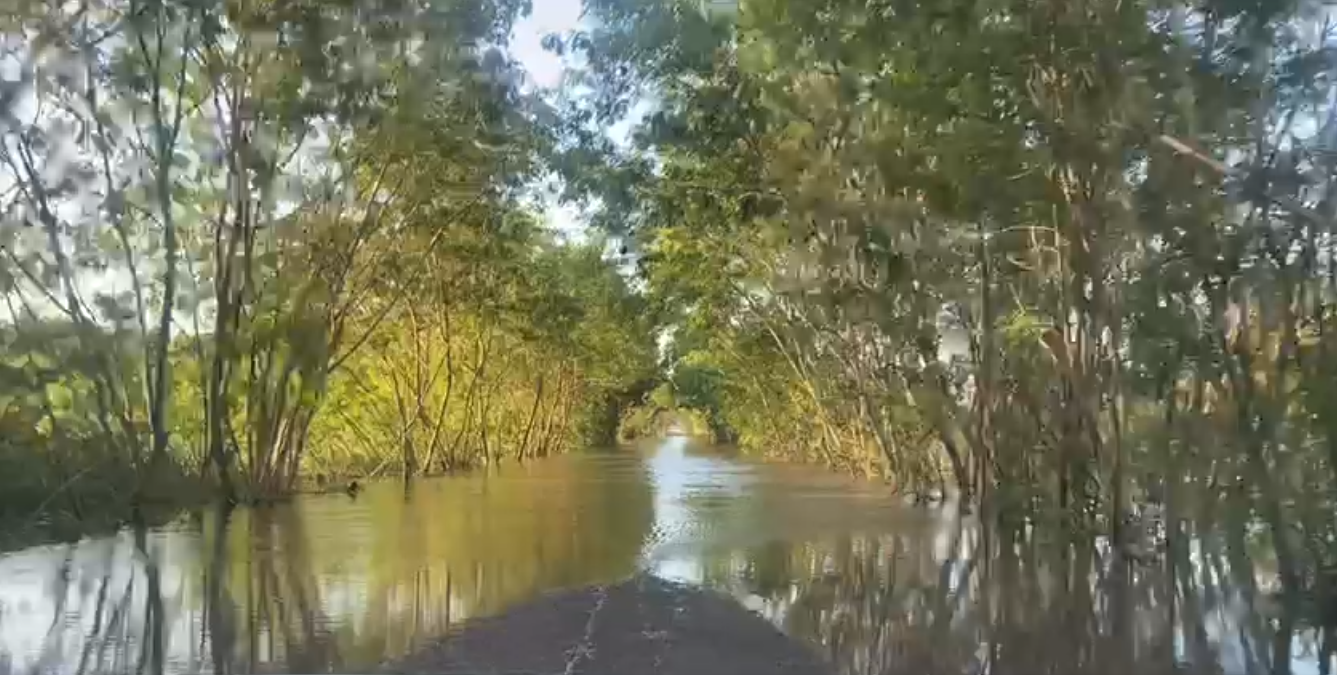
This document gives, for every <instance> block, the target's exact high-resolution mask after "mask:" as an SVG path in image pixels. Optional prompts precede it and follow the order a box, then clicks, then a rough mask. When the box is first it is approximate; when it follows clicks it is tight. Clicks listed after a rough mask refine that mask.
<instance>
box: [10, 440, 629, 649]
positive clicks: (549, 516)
mask: <svg viewBox="0 0 1337 675" xmlns="http://www.w3.org/2000/svg"><path fill="white" fill-rule="evenodd" d="M628 459H629V458H627V457H622V458H609V457H598V456H594V457H576V456H572V457H561V458H555V459H552V460H549V461H543V462H536V463H533V464H531V465H528V466H523V467H516V468H514V469H510V470H509V472H508V473H505V474H502V475H501V476H494V477H491V478H488V477H484V476H481V475H480V476H465V477H458V478H450V479H444V480H434V481H423V482H420V483H418V484H417V485H416V486H415V488H414V490H413V491H412V492H411V493H408V494H406V493H404V492H403V491H401V490H399V489H398V487H396V486H393V485H389V484H386V485H373V486H371V487H370V488H369V489H368V490H367V491H366V492H365V493H364V494H363V495H362V496H360V497H359V498H358V499H357V500H356V501H353V500H349V499H347V498H346V497H343V496H340V497H337V498H335V497H324V498H311V499H308V500H299V501H298V502H296V503H294V504H289V505H281V506H275V507H270V508H266V509H255V510H237V511H235V512H231V513H214V514H208V515H206V516H204V517H201V518H198V519H196V521H195V524H194V526H193V527H183V528H180V529H175V530H167V531H163V532H154V531H150V530H144V529H142V528H141V529H140V530H139V531H138V532H130V533H126V534H125V535H123V536H120V537H112V538H104V539H96V540H89V541H85V542H82V543H80V544H76V545H71V546H69V547H68V548H66V549H63V550H62V549H35V550H33V551H31V552H28V553H25V554H24V555H28V556H30V557H29V558H27V559H25V560H26V561H27V562H25V565H28V566H29V567H32V568H43V569H52V570H54V571H53V573H52V574H51V577H50V578H51V579H52V581H51V583H50V584H49V585H48V586H47V587H46V588H45V589H44V591H43V597H42V598H40V599H39V600H40V604H41V607H40V608H38V609H37V610H34V611H33V612H30V613H31V614H33V615H34V616H38V617H41V618H40V619H38V621H39V623H41V625H42V626H44V627H49V630H47V633H46V635H45V638H44V639H43V640H42V641H41V652H40V653H33V652H32V649H31V648H28V647H23V646H22V645H20V649H22V651H20V652H17V653H11V654H4V653H3V652H4V651H5V650H10V651H12V649H13V648H12V647H11V645H9V644H2V643H0V665H4V666H5V668H3V669H0V671H3V672H10V671H11V670H13V671H15V672H25V671H28V670H33V671H34V672H42V673H71V674H75V675H84V674H85V673H88V674H92V673H144V674H150V673H152V674H156V673H162V672H164V671H166V672H189V673H197V672H202V671H213V672H216V673H229V672H274V671H280V672H327V671H329V670H350V669H364V670H365V669H370V668H371V667H372V666H375V665H376V664H378V663H379V662H381V661H383V660H384V659H386V658H394V657H396V656H399V655H403V654H404V653H406V652H407V651H409V650H411V649H415V648H417V647H420V646H422V645H423V644H425V643H427V642H430V641H433V640H435V639H436V638H437V637H439V636H440V635H441V634H442V633H443V632H444V631H445V630H446V629H447V628H448V627H449V626H451V625H452V624H454V623H458V622H459V621H461V620H463V619H466V618H469V617H472V616H478V615H484V614H490V613H493V612H497V611H499V610H502V609H504V608H506V607H509V606H511V605H513V604H515V603H518V602H522V601H524V600H528V599H531V598H533V597H534V596H536V595H537V594H539V593H541V592H543V591H545V590H548V589H553V588H560V587H567V586H579V585H585V584H590V583H595V582H603V581H612V580H616V579H619V578H622V577H626V576H630V575H631V574H632V573H633V572H634V571H635V570H636V567H637V563H638V558H639V555H640V552H641V545H642V542H643V541H644V539H645V537H646V536H647V534H648V532H649V530H650V526H651V524H652V523H653V520H654V511H653V509H654V507H653V502H652V498H651V492H650V488H649V483H648V480H647V477H646V475H645V474H644V468H643V467H642V466H640V465H639V463H637V462H636V461H634V460H632V461H628ZM3 573H4V565H3V561H0V574H3ZM0 600H4V601H5V602H8V601H9V600H10V598H8V597H5V598H0ZM20 621H31V617H27V616H17V617H16V616H11V614H10V613H4V614H0V638H3V637H5V635H4V631H3V629H4V628H5V627H6V626H7V625H10V622H20ZM7 660H8V661H9V663H6V661H7ZM11 666H12V668H11Z"/></svg>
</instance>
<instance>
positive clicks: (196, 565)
mask: <svg viewBox="0 0 1337 675" xmlns="http://www.w3.org/2000/svg"><path fill="white" fill-rule="evenodd" d="M1168 532H1169V533H1170V536H1169V539H1168V546H1166V547H1165V553H1164V554H1163V555H1160V556H1158V557H1155V558H1153V559H1149V560H1143V561H1132V560H1130V559H1128V558H1126V557H1121V556H1118V555H1116V554H1115V553H1114V552H1112V551H1110V550H1109V548H1108V547H1107V546H1104V545H1103V542H1101V541H1099V540H1090V539H1082V538H1077V537H1071V536H1068V537H1057V536H1048V537H1044V536H1037V535H1035V534H1034V533H1033V532H1032V531H1030V530H1028V529H1019V530H1016V531H1002V530H999V529H997V528H984V527H981V525H980V524H979V523H978V522H977V521H975V520H973V519H970V518H962V517H959V516H957V515H956V512H955V511H954V510H952V509H938V510H920V509H911V508H907V507H905V506H903V505H901V504H899V503H898V502H897V501H895V500H893V499H891V498H889V497H888V495H887V494H886V493H885V490H884V489H883V488H882V487H880V486H877V485H873V484H867V483H859V482H857V481H853V480H850V479H846V478H843V477H839V476H833V475H830V474H827V473H823V472H820V471H816V470H812V469H808V468H803V467H797V466H776V465H758V464H754V463H750V462H746V461H743V460H741V459H738V458H734V457H729V456H727V454H722V453H721V452H720V451H719V450H717V449H712V448H707V447H704V446H700V445H696V444H694V443H692V442H691V441H689V440H687V439H684V438H671V439H668V440H667V441H665V442H663V443H662V444H660V445H658V446H657V447H653V448H642V449H640V450H639V451H638V450H634V449H627V450H623V451H620V452H617V453H591V454H588V455H583V456H578V457H565V458H557V459H553V460H549V461H544V462H538V463H534V464H531V465H528V466H525V467H510V468H509V469H508V470H506V471H505V472H503V473H501V474H499V475H492V476H485V475H476V476H467V477H458V478H451V479H445V480H437V481H425V482H421V483H418V484H416V485H414V486H413V487H412V488H411V489H410V490H408V491H405V489H404V488H403V486H401V485H398V484H394V483H385V484H377V485H373V486H371V487H370V488H369V489H368V490H367V491H365V492H364V493H363V494H362V495H360V496H359V497H358V498H357V499H356V500H352V499H349V498H348V497H346V496H343V495H339V496H322V497H310V498H304V499H301V500H298V501H296V502H295V503H293V504H291V505H287V506H282V507H275V508H269V509H258V510H241V511H236V512H234V513H232V514H220V513H206V514H198V515H195V516H191V517H188V518H186V519H184V520H182V521H181V522H179V523H176V524H174V525H172V526H170V527H164V528H156V529H144V528H139V529H134V528H132V529H130V530H128V531H126V532H123V533H122V534H120V535H119V536H116V537H104V538H98V539H90V540H87V541H84V542H81V543H79V544H74V545H63V546H42V547H33V548H30V549H26V550H23V551H17V552H13V553H9V554H6V555H3V556H0V671H3V672H17V673H30V672H31V673H39V672H40V673H163V672H167V673H196V672H216V673H227V672H236V673H251V672H331V671H333V672H338V671H366V670H368V669H371V668H374V667H376V666H377V665H378V664H380V663H382V662H384V661H386V660H387V659H392V658H394V657H396V656H399V655H403V654H406V653H409V652H411V651H414V650H416V649H419V648H421V647H422V646H424V645H425V644H426V643H428V642H430V641H432V640H434V639H435V638H436V637H437V636H439V635H441V634H442V633H443V632H444V631H445V630H446V629H447V628H448V627H450V626H452V625H457V624H459V623H460V622H461V621H463V620H466V619H468V618H470V617H475V616H480V615H488V614H493V613H496V612H499V611H502V610H504V609H506V608H507V607H510V606H513V605H515V604H517V603H520V602H523V601H525V600H527V599H531V598H533V597H535V596H536V595H538V594H540V593H542V592H544V591H547V590H552V589H558V588H564V587H572V586H581V585H586V584H590V583H595V582H601V581H612V580H616V579H620V578H624V577H626V576H629V575H631V574H633V573H635V572H636V571H638V570H640V569H648V570H650V571H652V572H654V573H656V574H659V575H661V576H665V577H669V578H674V579H677V580H685V581H691V582H695V583H701V584H705V585H708V586H711V587H714V588H717V589H720V590H722V591H724V592H727V593H730V594H732V595H734V596H735V597H737V598H738V599H739V600H740V601H741V602H743V603H744V604H745V605H747V606H749V607H751V608H752V609H754V610H756V611H757V612H759V613H761V614H762V615H763V616H766V617H767V618H769V619H770V620H771V621H773V622H774V623H775V624H776V625H777V626H779V627H780V628H782V629H783V630H784V631H786V632H787V633H789V634H790V635H792V636H794V637H795V638H797V639H799V640H802V641H804V642H806V643H808V644H809V645H811V646H812V648H813V649H815V650H817V651H818V652H819V653H821V654H823V655H824V656H825V657H827V658H828V659H829V660H830V661H831V663H832V664H833V666H835V668H836V670H838V671H839V672H841V673H848V674H850V675H874V674H877V675H884V674H885V675H897V674H899V673H907V674H908V673H980V674H984V673H989V674H997V675H1005V674H1011V673H1028V674H1029V673H1089V674H1092V675H1097V674H1105V673H1109V674H1111V675H1112V674H1114V673H1131V672H1136V673H1171V672H1175V673H1183V672H1193V673H1215V672H1222V673H1284V672H1295V673H1320V672H1322V673H1326V672H1329V669H1328V664H1327V661H1328V659H1326V658H1322V657H1321V656H1320V655H1321V654H1324V653H1327V650H1325V649H1324V648H1323V647H1324V641H1323V639H1322V637H1323V636H1322V634H1321V631H1319V630H1317V629H1315V628H1314V627H1312V626H1311V625H1309V624H1308V623H1307V622H1305V621H1302V620H1300V619H1299V618H1298V617H1299V616H1300V615H1299V614H1298V613H1295V612H1290V613H1286V612H1281V611H1279V609H1278V605H1277V604H1276V603H1273V602H1269V601H1268V600H1267V599H1266V597H1267V594H1266V592H1265V591H1266V589H1267V588H1268V582H1269V577H1268V576H1267V575H1266V574H1263V575H1262V576H1256V574H1258V573H1257V571H1256V570H1255V567H1254V564H1253V563H1252V562H1251V561H1249V560H1248V559H1247V558H1246V557H1244V556H1243V555H1242V554H1241V553H1240V551H1244V550H1246V549H1247V548H1248V547H1249V546H1250V542H1249V541H1248V537H1249V536H1250V535H1248V534H1247V533H1245V534H1240V533H1239V532H1238V531H1234V530H1231V531H1229V532H1228V533H1227V532H1226V531H1224V530H1223V531H1222V532H1221V533H1217V532H1214V531H1212V530H1210V529H1208V530H1203V531H1196V530H1194V529H1192V528H1189V527H1188V526H1187V525H1183V524H1180V525H1177V526H1173V527H1170V528H1168ZM1255 550H1256V549H1255ZM1263 567H1266V565H1263ZM1260 589H1262V590H1260ZM1311 614H1312V612H1311Z"/></svg>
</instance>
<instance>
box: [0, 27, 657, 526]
mask: <svg viewBox="0 0 1337 675" xmlns="http://www.w3.org/2000/svg"><path fill="white" fill-rule="evenodd" d="M391 5H393V6H391ZM6 7H7V8H6V9H5V11H4V14H3V17H0V18H2V20H3V24H2V25H3V31H4V48H5V53H4V62H5V67H6V69H7V70H6V72H7V73H8V74H7V76H6V84H5V89H4V91H3V97H2V98H0V100H3V102H4V105H3V107H2V108H0V109H2V110H3V114H4V118H3V126H2V127H0V129H3V134H4V137H3V143H0V163H2V164H3V166H4V174H3V176H4V177H3V179H2V180H3V182H2V183H0V190H3V203H0V212H2V213H3V214H4V221H3V227H2V228H0V244H2V245H3V254H4V260H3V264H0V291H2V292H3V296H4V301H5V306H4V308H5V311H4V314H3V316H4V321H3V344H4V346H3V355H4V356H3V360H4V363H3V371H0V384H2V385H3V391H0V402H2V404H3V413H2V414H0V425H3V433H0V438H2V439H3V440H0V476H4V478H3V479H0V481H3V484H2V485H0V493H3V494H4V499H0V509H3V510H4V512H5V515H8V516H16V517H29V516H34V517H36V516H41V515H43V514H51V513H66V514H69V515H72V516H74V517H76V518H85V517H87V516H89V515H91V514H93V513H94V512H98V511H103V510H104V509H106V508H107V507H108V506H112V507H119V506H125V505H128V504H129V503H131V502H132V501H137V502H145V501H154V500H162V499H173V498H174V494H175V493H176V492H179V491H180V490H181V489H182V487H183V484H188V483H195V484H198V483H204V484H205V485H206V486H208V487H209V489H210V490H211V491H213V492H215V493H216V494H218V495H219V496H221V497H223V498H231V499H241V500H254V499H271V498H275V497H281V496H283V495H287V494H291V493H292V492H294V491H295V490H298V489H299V488H300V487H301V486H302V485H303V483H304V482H323V481H326V480H335V479H337V478H338V477H341V476H364V475H385V474H395V475H403V476H406V477H407V476H414V475H418V474H423V473H440V472H443V471H449V470H454V469H461V468H468V467H474V466H479V465H483V464H495V463H497V462H500V461H502V460H513V459H525V458H533V457H541V456H545V455H549V454H553V453H557V452H561V451H564V450H566V449H569V448H571V447H572V446H574V445H576V444H581V443H600V442H607V441H609V440H611V439H612V437H613V434H614V432H615V428H616V423H617V419H618V416H619V414H620V412H621V408H622V407H623V406H624V405H625V401H627V400H631V399H634V397H635V395H636V391H637V389H636V388H637V383H638V382H639V381H641V380H644V379H646V378H650V377H652V376H653V371H654V366H655V356H656V355H655V343H654V336H653V335H652V334H651V332H650V331H651V328H652V321H651V319H650V318H649V316H650V315H649V314H648V313H647V312H646V311H645V300H644V299H643V298H642V297H641V296H640V295H638V294H636V293H634V292H633V291H632V290H631V288H630V283H629V281H628V280H627V279H626V278H625V277H623V276H622V275H619V274H618V273H617V270H616V269H615V266H614V263H613V262H611V261H609V260H606V259H605V258H604V257H603V256H602V255H601V247H600V245H599V244H598V242H594V243H589V244H584V245H564V244H562V243H560V242H559V241H558V239H557V237H556V235H555V234H553V233H551V232H549V231H548V230H547V229H545V228H544V227H543V226H542V224H541V222H540V213H539V212H538V211H537V210H536V209H535V208H534V206H533V205H532V201H533V200H532V195H531V194H530V191H529V186H530V185H531V183H532V182H533V181H535V180H537V179H538V178H539V172H540V171H541V170H542V166H541V164H540V159H541V157H542V156H543V153H544V152H545V149H550V148H551V147H552V146H553V145H554V144H555V143H557V138H556V134H557V131H558V128H557V127H556V126H555V123H554V122H552V121H551V120H550V119H549V118H551V117H552V111H551V110H550V109H549V107H548V106H547V105H546V104H545V103H544V102H543V100H542V99H541V98H539V97H538V96H537V95H533V94H526V93H523V92H522V90H521V86H522V84H523V77H524V75H523V73H522V72H521V71H520V70H519V69H518V67H517V66H516V64H515V62H514V61H513V60H511V59H510V58H509V57H508V56H507V55H506V53H505V52H504V51H502V50H501V49H500V48H499V47H498V46H497V45H500V44H502V43H503V41H504V39H505V37H506V35H507V34H508V32H509V30H510V26H511V24H512V22H513V21H514V20H515V18H516V16H517V13H518V12H520V11H521V9H522V7H521V6H520V4H519V3H508V2H498V3H492V2H476V1H473V0H465V1H463V2H425V3H391V4H386V3H379V2H351V3H337V4H329V3H269V2H216V3H211V2H158V1H155V0H146V1H144V2H138V1H136V2H113V1H108V2H92V3H75V4H62V3H45V2H20V3H18V5H17V6H14V5H13V4H12V3H11V4H10V5H7V6H6ZM184 489H185V490H187V491H196V492H198V491H197V490H196V489H195V488H194V487H191V486H186V487H184Z"/></svg>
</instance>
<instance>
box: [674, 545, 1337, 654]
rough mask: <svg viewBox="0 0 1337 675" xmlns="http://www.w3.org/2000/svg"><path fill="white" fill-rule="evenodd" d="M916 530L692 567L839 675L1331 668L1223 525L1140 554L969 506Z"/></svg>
mask: <svg viewBox="0 0 1337 675" xmlns="http://www.w3.org/2000/svg"><path fill="white" fill-rule="evenodd" d="M924 535H925V533H924V532H913V531H911V532H907V533H904V534H881V535H867V536H865V535H845V536H841V537H839V538H835V539H833V540H830V541H827V542H823V543H813V542H809V543H805V544H800V545H789V544H784V543H780V542H771V543H768V544H765V545H760V546H754V547H751V548H749V549H747V550H745V551H732V552H724V551H716V552H715V554H714V555H713V556H709V557H706V558H703V559H702V560H701V561H700V569H701V572H702V576H703V577H704V579H705V582H706V583H708V584H712V585H717V586H721V587H725V588H729V589H730V590H731V591H732V592H733V593H734V594H735V595H736V596H738V597H739V598H740V599H741V600H742V601H743V602H744V603H745V604H749V605H751V606H753V608H754V609H756V610H758V611H759V612H760V613H762V614H763V615H765V616H767V617H768V618H770V619H771V620H772V621H774V622H775V623H776V624H777V625H778V626H780V627H781V628H782V629H783V630H784V631H785V632H787V633H789V634H790V635H792V636H794V637H796V638H799V639H802V640H804V641H806V642H808V643H809V644H810V645H811V646H812V647H813V648H815V649H817V650H818V651H820V652H821V653H822V654H823V655H824V656H826V657H827V658H828V659H829V660H830V661H831V662H832V663H833V664H834V665H835V666H836V667H837V669H838V670H839V672H841V673H846V674H850V675H901V674H905V675H911V674H915V675H919V674H923V673H935V674H936V673H942V674H949V673H950V674H984V673H988V674H990V675H1032V674H1036V673H1054V674H1056V675H1057V674H1065V675H1074V674H1076V675H1123V674H1125V673H1152V674H1157V673H1166V674H1168V673H1203V674H1206V673H1249V674H1252V673H1292V672H1293V673H1327V672H1329V663H1328V659H1327V658H1326V657H1323V656H1322V654H1324V653H1326V652H1325V651H1324V650H1322V649H1321V648H1320V647H1321V645H1320V641H1321V637H1322V636H1321V631H1319V630H1317V629H1315V628H1313V627H1309V626H1306V625H1304V623H1303V622H1302V621H1301V620H1300V619H1299V616H1298V615H1297V614H1294V613H1291V614H1288V615H1287V614H1283V613H1282V612H1280V610H1279V606H1278V605H1277V603H1275V602H1272V601H1271V600H1270V599H1269V598H1268V596H1267V595H1266V594H1264V593H1262V592H1261V591H1259V590H1258V588H1259V584H1257V583H1254V582H1252V581H1251V583H1248V584H1241V583H1238V582H1237V579H1238V578H1239V577H1240V575H1238V574H1233V573H1231V572H1230V571H1229V570H1230V569H1231V568H1232V565H1231V560H1230V558H1231V556H1230V555H1229V554H1227V553H1225V552H1224V551H1225V550H1226V549H1225V547H1223V546H1220V545H1218V542H1215V541H1211V540H1215V539H1221V538H1224V537H1212V538H1210V539H1211V540H1209V539H1195V540H1193V541H1190V542H1184V543H1183V545H1180V546H1176V545H1173V544H1172V545H1171V546H1170V547H1169V551H1170V552H1169V553H1167V554H1166V555H1162V556H1159V557H1157V558H1156V559H1153V560H1140V561H1135V560H1132V559H1130V558H1128V557H1127V556H1122V555H1119V554H1118V553H1117V552H1115V551H1111V550H1110V549H1109V548H1108V547H1107V546H1105V543H1104V542H1103V541H1102V540H1099V539H1097V540H1094V541H1091V540H1088V541H1086V543H1084V544H1078V543H1074V542H1073V541H1072V539H1071V538H1067V539H1065V538H1061V537H1052V538H1046V537H1041V536H1037V535H1035V534H1034V533H1033V532H1029V533H1023V532H1019V531H1013V532H1003V531H1000V530H998V529H997V528H983V527H980V525H979V524H978V522H976V521H974V520H971V519H968V518H967V519H954V520H952V521H949V522H946V523H943V524H942V529H940V530H939V531H938V532H936V533H935V535H934V537H931V538H926V537H925V536H924ZM944 537H945V540H944ZM935 539H936V541H935ZM934 544H936V546H935V545H934ZM1190 553H1191V555H1190ZM1245 576H1249V577H1250V578H1252V576H1253V572H1252V571H1251V572H1249V573H1247V574H1246V575H1245ZM1172 580H1173V581H1172Z"/></svg>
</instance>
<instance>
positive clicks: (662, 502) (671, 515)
mask: <svg viewBox="0 0 1337 675" xmlns="http://www.w3.org/2000/svg"><path fill="white" fill-rule="evenodd" d="M689 443H690V440H689V439H688V438H687V437H685V436H670V437H668V438H667V439H666V440H665V441H664V442H663V443H662V444H661V445H660V446H659V448H658V449H657V450H656V451H655V452H654V453H653V454H652V455H651V457H650V458H649V460H648V461H647V468H648V470H649V474H650V481H651V485H652V487H653V490H654V505H655V524H654V529H653V531H652V533H651V539H650V541H648V542H647V547H646V550H645V552H644V553H643V554H642V555H643V557H644V558H645V559H646V560H647V561H648V564H649V568H650V571H651V572H653V573H654V574H657V575H659V576H661V577H664V578H666V579H672V580H675V581H684V582H691V583H700V582H701V581H702V578H701V562H702V561H701V558H700V555H699V553H700V551H699V550H697V551H695V552H694V551H693V550H692V549H695V548H697V547H698V546H699V544H700V543H701V542H700V540H699V539H697V538H696V537H699V535H700V532H699V528H700V527H701V526H702V522H701V514H699V513H695V512H694V511H693V510H692V508H691V507H690V506H689V505H688V504H687V500H688V499H690V498H691V497H692V496H694V495H699V494H702V493H712V494H722V495H728V496H731V497H738V496H741V495H743V494H744V492H745V489H746V483H747V480H746V477H745V476H744V475H743V474H740V473H738V472H737V471H736V470H734V469H732V468H731V467H730V466H729V465H728V464H727V463H725V462H723V461H722V460H720V459H718V458H714V457H699V456H691V455H689V454H687V449H688V444H689ZM693 535H696V537H694V536H693ZM694 553H695V554H694Z"/></svg>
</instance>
